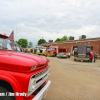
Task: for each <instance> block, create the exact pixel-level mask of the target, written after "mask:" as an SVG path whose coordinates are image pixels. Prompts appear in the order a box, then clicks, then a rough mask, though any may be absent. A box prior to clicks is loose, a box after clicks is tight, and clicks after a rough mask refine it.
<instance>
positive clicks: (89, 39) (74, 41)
mask: <svg viewBox="0 0 100 100" xmlns="http://www.w3.org/2000/svg"><path fill="white" fill-rule="evenodd" d="M84 41H89V42H91V41H100V37H96V38H86V39H78V40H67V41H59V42H52V43H42V44H40V45H46V46H47V45H48V46H49V45H51V44H62V43H76V42H84Z"/></svg>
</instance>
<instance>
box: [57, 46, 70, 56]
mask: <svg viewBox="0 0 100 100" xmlns="http://www.w3.org/2000/svg"><path fill="white" fill-rule="evenodd" d="M57 57H58V58H67V57H70V53H69V52H68V51H67V50H66V48H58V54H57Z"/></svg>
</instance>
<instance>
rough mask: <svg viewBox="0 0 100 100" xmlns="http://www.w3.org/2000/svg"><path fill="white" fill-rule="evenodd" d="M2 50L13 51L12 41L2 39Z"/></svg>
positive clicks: (0, 43)
mask: <svg viewBox="0 0 100 100" xmlns="http://www.w3.org/2000/svg"><path fill="white" fill-rule="evenodd" d="M0 49H1V50H12V48H11V41H10V40H8V39H4V38H0Z"/></svg>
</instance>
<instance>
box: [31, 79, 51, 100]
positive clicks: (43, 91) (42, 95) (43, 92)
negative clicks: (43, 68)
mask: <svg viewBox="0 0 100 100" xmlns="http://www.w3.org/2000/svg"><path fill="white" fill-rule="evenodd" d="M50 84H51V81H50V80H49V81H48V82H47V84H46V85H45V86H44V87H43V88H42V89H41V90H40V92H39V93H38V94H37V95H36V96H35V97H34V98H33V99H32V100H42V99H43V98H45V96H46V93H47V90H48V89H49V86H50Z"/></svg>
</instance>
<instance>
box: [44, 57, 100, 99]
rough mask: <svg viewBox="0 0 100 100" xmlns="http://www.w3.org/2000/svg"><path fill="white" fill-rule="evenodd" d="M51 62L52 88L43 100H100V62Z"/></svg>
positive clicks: (51, 58)
mask: <svg viewBox="0 0 100 100" xmlns="http://www.w3.org/2000/svg"><path fill="white" fill-rule="evenodd" d="M46 58H48V59H49V60H50V63H49V64H50V66H51V72H50V76H49V80H51V82H52V83H51V86H50V88H49V90H48V92H47V96H46V98H45V99H43V100H100V60H97V61H96V62H95V63H94V62H92V63H88V62H75V61H74V58H73V57H71V58H66V59H61V58H60V59H59V58H56V57H46Z"/></svg>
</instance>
